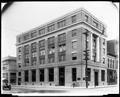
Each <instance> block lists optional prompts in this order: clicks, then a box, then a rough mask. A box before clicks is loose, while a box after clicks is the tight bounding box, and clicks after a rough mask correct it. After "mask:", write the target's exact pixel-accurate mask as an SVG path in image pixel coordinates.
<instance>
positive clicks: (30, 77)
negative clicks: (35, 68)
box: [28, 70, 32, 83]
mask: <svg viewBox="0 0 120 97" xmlns="http://www.w3.org/2000/svg"><path fill="white" fill-rule="evenodd" d="M28 72H29V83H31V82H32V80H31V79H32V76H31V70H29V71H28Z"/></svg>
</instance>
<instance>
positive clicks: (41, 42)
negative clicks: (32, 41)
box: [39, 39, 45, 48]
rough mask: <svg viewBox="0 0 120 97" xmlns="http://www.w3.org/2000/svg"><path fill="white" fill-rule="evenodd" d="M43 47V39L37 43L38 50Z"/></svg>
mask: <svg viewBox="0 0 120 97" xmlns="http://www.w3.org/2000/svg"><path fill="white" fill-rule="evenodd" d="M42 47H45V39H44V40H41V41H39V48H42Z"/></svg>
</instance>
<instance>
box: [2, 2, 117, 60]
mask: <svg viewBox="0 0 120 97" xmlns="http://www.w3.org/2000/svg"><path fill="white" fill-rule="evenodd" d="M116 5H117V7H116V6H114V4H113V3H112V2H98V1H97V2H78V1H76V2H74V1H71V2H65V1H64V2H14V3H13V4H12V5H11V6H10V7H9V9H7V10H6V11H5V13H3V14H2V23H1V24H2V26H1V28H2V30H1V34H2V35H1V36H2V37H1V41H2V42H1V43H2V50H1V52H2V58H3V57H6V56H8V55H9V56H15V57H16V36H17V35H19V34H21V33H24V32H26V31H28V30H30V29H32V28H35V27H38V26H40V25H42V24H45V23H47V22H49V21H51V20H54V19H56V18H58V17H61V16H63V15H65V14H67V13H69V12H72V11H74V10H76V9H79V8H81V7H82V8H85V9H86V10H87V11H89V12H90V13H91V14H93V15H94V16H95V17H96V18H98V19H99V20H100V21H102V22H103V23H104V24H105V26H106V32H107V36H108V37H107V40H111V39H117V40H118V39H119V4H118V3H116Z"/></svg>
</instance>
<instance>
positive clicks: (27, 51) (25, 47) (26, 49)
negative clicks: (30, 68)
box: [24, 45, 29, 54]
mask: <svg viewBox="0 0 120 97" xmlns="http://www.w3.org/2000/svg"><path fill="white" fill-rule="evenodd" d="M24 53H25V54H28V53H29V45H25V46H24Z"/></svg>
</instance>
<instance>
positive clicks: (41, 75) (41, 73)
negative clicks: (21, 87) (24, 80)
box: [39, 69, 44, 82]
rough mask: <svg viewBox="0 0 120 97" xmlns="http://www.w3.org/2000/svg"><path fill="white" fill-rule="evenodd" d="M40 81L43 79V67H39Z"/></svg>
mask: <svg viewBox="0 0 120 97" xmlns="http://www.w3.org/2000/svg"><path fill="white" fill-rule="evenodd" d="M39 74H40V82H42V81H44V69H40V72H39Z"/></svg>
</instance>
